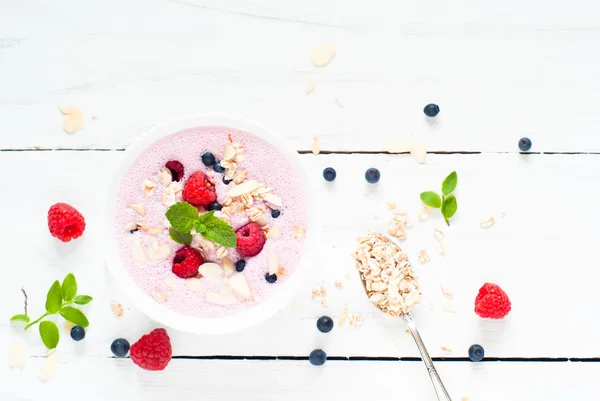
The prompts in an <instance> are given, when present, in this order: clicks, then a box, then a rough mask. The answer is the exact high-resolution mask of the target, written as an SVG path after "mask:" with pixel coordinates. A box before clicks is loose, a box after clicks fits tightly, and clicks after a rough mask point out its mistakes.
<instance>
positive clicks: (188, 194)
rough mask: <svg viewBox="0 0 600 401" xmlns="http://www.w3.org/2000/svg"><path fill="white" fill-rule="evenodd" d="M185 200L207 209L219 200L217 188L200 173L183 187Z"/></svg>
mask: <svg viewBox="0 0 600 401" xmlns="http://www.w3.org/2000/svg"><path fill="white" fill-rule="evenodd" d="M183 200H184V201H186V202H188V203H190V204H192V205H194V206H201V207H203V208H207V207H208V205H209V204H211V203H212V202H214V201H215V200H217V193H216V192H215V186H214V184H213V183H212V182H211V181H210V180H209V179H208V177H207V176H206V175H204V173H202V172H201V171H198V172H196V173H194V174H192V176H191V177H190V178H189V179H188V180H187V181H186V183H185V185H184V186H183Z"/></svg>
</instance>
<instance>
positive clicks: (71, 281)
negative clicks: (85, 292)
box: [61, 273, 77, 301]
mask: <svg viewBox="0 0 600 401" xmlns="http://www.w3.org/2000/svg"><path fill="white" fill-rule="evenodd" d="M61 293H62V298H63V299H64V300H65V301H72V300H73V297H75V295H76V294H77V280H75V276H74V275H73V273H69V274H67V277H65V279H64V280H63V283H62V287H61Z"/></svg>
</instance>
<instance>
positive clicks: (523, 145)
mask: <svg viewBox="0 0 600 401" xmlns="http://www.w3.org/2000/svg"><path fill="white" fill-rule="evenodd" d="M519 149H521V152H527V151H528V150H529V149H531V139H529V138H521V139H519Z"/></svg>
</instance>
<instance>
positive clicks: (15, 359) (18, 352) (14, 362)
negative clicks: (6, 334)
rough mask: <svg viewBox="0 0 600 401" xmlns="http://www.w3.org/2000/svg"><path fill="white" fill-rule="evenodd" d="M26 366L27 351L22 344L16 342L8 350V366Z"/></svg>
mask: <svg viewBox="0 0 600 401" xmlns="http://www.w3.org/2000/svg"><path fill="white" fill-rule="evenodd" d="M23 366H25V351H24V350H23V346H22V345H21V344H14V345H13V346H12V347H10V351H8V367H9V368H22V367H23Z"/></svg>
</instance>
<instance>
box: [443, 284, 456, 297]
mask: <svg viewBox="0 0 600 401" xmlns="http://www.w3.org/2000/svg"><path fill="white" fill-rule="evenodd" d="M441 288H442V294H444V296H445V297H447V298H452V295H454V291H452V287H450V286H449V285H447V284H442V287H441Z"/></svg>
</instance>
